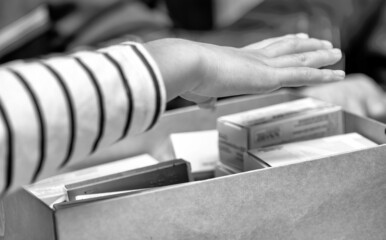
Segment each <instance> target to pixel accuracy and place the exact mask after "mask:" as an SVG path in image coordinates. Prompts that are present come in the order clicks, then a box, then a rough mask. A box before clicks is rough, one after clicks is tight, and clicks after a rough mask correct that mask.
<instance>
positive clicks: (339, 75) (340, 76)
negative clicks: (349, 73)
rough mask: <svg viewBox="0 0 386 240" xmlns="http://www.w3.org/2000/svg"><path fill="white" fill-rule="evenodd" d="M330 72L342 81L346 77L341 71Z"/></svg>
mask: <svg viewBox="0 0 386 240" xmlns="http://www.w3.org/2000/svg"><path fill="white" fill-rule="evenodd" d="M332 72H333V73H334V75H335V76H337V77H339V78H341V79H344V77H345V76H346V73H345V72H344V71H342V70H334V71H332Z"/></svg>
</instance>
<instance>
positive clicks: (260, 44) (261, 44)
mask: <svg viewBox="0 0 386 240" xmlns="http://www.w3.org/2000/svg"><path fill="white" fill-rule="evenodd" d="M291 38H302V39H306V38H308V35H307V34H305V33H298V34H288V35H284V36H281V37H275V38H269V39H266V40H263V41H260V42H257V43H253V44H250V45H248V46H245V47H244V48H245V49H255V50H257V49H262V48H265V47H267V46H268V45H271V44H272V43H275V42H279V41H281V40H285V39H291Z"/></svg>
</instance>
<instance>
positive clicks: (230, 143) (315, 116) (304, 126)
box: [217, 98, 344, 170]
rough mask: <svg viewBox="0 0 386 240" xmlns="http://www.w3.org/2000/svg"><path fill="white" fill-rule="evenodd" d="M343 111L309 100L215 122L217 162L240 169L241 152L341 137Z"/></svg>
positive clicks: (243, 113) (300, 100) (261, 109)
mask: <svg viewBox="0 0 386 240" xmlns="http://www.w3.org/2000/svg"><path fill="white" fill-rule="evenodd" d="M343 128H344V127H343V119H342V109H341V107H339V106H335V105H332V104H330V103H326V102H322V101H319V100H316V99H312V98H303V99H299V100H295V101H290V102H286V103H281V104H276V105H272V106H269V107H266V108H259V109H254V110H251V111H246V112H241V113H236V114H232V115H227V116H223V117H221V118H219V119H218V122H217V129H218V131H219V151H220V161H221V162H222V163H223V164H226V165H229V166H231V167H233V168H236V169H239V170H242V169H243V165H244V164H243V156H244V152H245V151H247V150H250V149H254V148H258V147H265V146H271V145H277V144H280V143H286V142H291V141H300V140H307V139H314V138H321V137H325V136H331V135H336V134H341V133H343Z"/></svg>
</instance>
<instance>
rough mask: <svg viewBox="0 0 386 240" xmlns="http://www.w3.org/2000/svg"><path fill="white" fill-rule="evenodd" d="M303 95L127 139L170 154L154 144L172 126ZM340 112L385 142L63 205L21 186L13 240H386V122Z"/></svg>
mask: <svg viewBox="0 0 386 240" xmlns="http://www.w3.org/2000/svg"><path fill="white" fill-rule="evenodd" d="M296 98H297V96H294V95H290V94H286V93H277V94H273V95H269V96H257V97H256V96H255V97H243V98H237V99H230V100H226V101H223V102H220V103H219V106H218V107H217V109H216V110H215V111H213V112H212V111H205V110H199V109H197V108H195V107H192V108H188V109H184V110H179V111H174V112H170V113H168V114H166V115H164V116H163V117H162V119H161V120H160V122H159V124H158V125H157V126H156V127H155V128H154V129H153V130H151V131H150V132H148V133H146V134H144V135H143V136H136V137H133V138H131V139H128V140H127V141H125V144H128V143H132V144H134V145H135V146H139V147H140V149H142V150H144V149H145V150H147V151H145V152H151V151H153V152H154V153H157V152H158V154H159V155H158V156H167V155H168V153H167V152H166V153H165V152H160V150H159V149H157V147H159V146H160V143H161V142H162V141H166V139H168V137H169V135H170V133H172V132H186V131H199V130H209V129H215V128H216V118H217V117H218V116H223V115H227V114H230V113H232V112H237V111H244V110H248V109H254V108H256V107H262V106H267V105H271V104H275V103H279V102H285V101H289V100H292V99H296ZM343 119H344V121H345V132H347V133H348V132H358V133H360V134H361V135H363V136H365V137H367V138H368V139H370V140H372V141H374V142H376V143H378V144H380V145H379V146H376V147H373V148H370V149H366V150H359V151H355V152H351V153H345V154H342V155H337V156H333V157H327V158H323V159H319V160H318V161H309V162H305V163H298V164H292V165H287V166H282V167H277V168H266V169H260V170H255V171H249V172H245V173H240V174H234V175H230V176H225V177H221V178H214V179H208V180H204V181H199V182H192V183H188V184H182V185H178V186H172V187H168V188H165V189H158V190H153V191H148V192H144V193H139V194H135V195H131V196H125V197H122V196H121V197H117V198H113V199H108V200H103V201H97V202H92V203H88V204H84V205H79V206H74V207H69V208H64V209H60V210H54V209H52V208H50V207H49V206H47V204H45V203H44V202H42V201H40V200H39V199H38V198H36V197H34V196H33V195H32V194H30V193H29V192H28V191H26V190H25V189H22V190H20V191H19V192H18V193H15V194H13V195H11V196H9V197H7V198H6V199H5V205H4V208H5V218H6V224H5V227H6V236H7V237H6V239H9V240H14V239H17V240H20V239H30V240H70V239H71V240H74V239H76V240H83V239H84V240H85V239H87V240H89V239H103V240H116V239H128V238H130V239H141V240H142V239H187V240H190V239H192V240H196V239H210V240H211V239H256V238H258V239H263V240H265V239H267V240H268V239H269V240H272V239H307V240H309V239H316V240H318V239H320V240H322V239H323V240H324V239H350V240H351V239H352V240H363V239H366V240H368V239H369V240H372V239H386V231H385V228H386V201H385V199H386V188H385V184H384V183H385V182H386V161H385V155H386V146H385V145H384V144H385V142H386V136H385V129H386V125H384V124H381V123H378V122H376V121H373V120H369V119H365V118H361V117H358V116H356V115H353V114H350V113H346V112H344V114H343ZM138 144H139V145H138ZM127 146H129V145H126V149H127ZM114 149H115V150H116V151H119V147H116V148H114ZM163 150H167V148H164V149H163ZM132 151H133V152H134V150H132ZM136 151H138V149H136ZM152 155H153V154H152ZM154 156H155V155H154Z"/></svg>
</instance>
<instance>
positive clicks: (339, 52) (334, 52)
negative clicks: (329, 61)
mask: <svg viewBox="0 0 386 240" xmlns="http://www.w3.org/2000/svg"><path fill="white" fill-rule="evenodd" d="M330 51H331V52H332V53H333V54H335V55H339V56H341V55H342V51H341V50H340V49H338V48H334V49H331V50H330Z"/></svg>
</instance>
